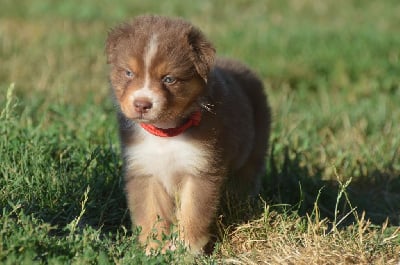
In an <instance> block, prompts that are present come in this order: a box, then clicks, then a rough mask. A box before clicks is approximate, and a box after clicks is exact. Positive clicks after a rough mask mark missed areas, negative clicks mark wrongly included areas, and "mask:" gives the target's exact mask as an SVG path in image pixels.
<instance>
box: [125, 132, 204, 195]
mask: <svg viewBox="0 0 400 265" xmlns="http://www.w3.org/2000/svg"><path fill="white" fill-rule="evenodd" d="M140 129H141V130H143V129H142V128H140ZM142 133H143V136H144V139H143V140H142V141H141V142H140V143H138V144H135V145H134V146H132V147H128V148H126V150H125V157H126V161H127V162H128V170H133V171H134V172H135V175H149V176H152V177H155V178H157V179H158V180H159V181H160V182H161V183H162V184H163V185H164V187H165V189H166V190H167V192H168V193H169V194H170V195H173V194H174V193H175V191H176V185H177V184H178V183H179V182H180V179H179V178H177V177H184V176H189V175H192V176H197V175H199V174H200V171H201V169H203V168H206V167H207V161H208V160H207V153H206V152H205V151H204V150H202V149H201V148H200V147H199V146H196V145H195V144H193V143H192V142H191V141H188V140H187V139H186V137H185V136H184V135H178V136H175V137H166V138H163V137H158V136H154V135H152V134H149V133H148V132H146V131H144V130H143V131H142Z"/></svg>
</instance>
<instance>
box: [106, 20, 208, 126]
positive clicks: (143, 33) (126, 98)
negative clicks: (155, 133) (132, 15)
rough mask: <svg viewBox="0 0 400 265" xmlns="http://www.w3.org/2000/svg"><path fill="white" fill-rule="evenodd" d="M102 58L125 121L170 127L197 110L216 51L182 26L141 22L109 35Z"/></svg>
mask: <svg viewBox="0 0 400 265" xmlns="http://www.w3.org/2000/svg"><path fill="white" fill-rule="evenodd" d="M106 54H107V62H108V63H109V64H110V65H111V73H110V81H111V84H112V87H113V89H114V93H115V96H116V99H117V101H118V102H119V105H120V107H121V111H122V112H123V113H124V115H125V116H126V117H127V118H129V119H132V120H135V121H137V122H143V123H150V124H153V125H156V126H158V127H173V126H177V125H178V123H179V122H180V121H181V119H183V118H185V117H187V116H188V115H190V113H191V112H192V111H194V110H195V108H196V100H197V98H198V97H199V96H201V95H202V94H203V92H204V89H205V84H206V82H207V76H208V73H209V71H210V68H211V67H212V64H213V62H214V55H215V49H214V48H213V46H212V45H211V44H210V43H209V42H208V41H207V40H206V39H205V37H204V35H203V34H202V33H201V32H200V31H199V30H198V29H197V28H195V27H193V26H192V25H191V24H190V23H188V22H186V21H184V20H181V19H172V18H166V17H160V16H140V17H137V18H136V19H135V20H133V21H132V22H130V23H126V24H122V25H120V26H118V27H116V28H115V29H113V30H112V31H111V32H110V33H109V35H108V38H107V42H106Z"/></svg>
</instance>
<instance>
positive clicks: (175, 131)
mask: <svg viewBox="0 0 400 265" xmlns="http://www.w3.org/2000/svg"><path fill="white" fill-rule="evenodd" d="M200 121H201V112H200V111H195V112H193V113H192V114H191V115H190V117H189V118H188V119H187V120H186V121H185V122H184V123H183V124H182V125H180V126H178V127H172V128H167V129H164V128H159V127H155V126H154V125H151V124H144V123H141V124H140V126H141V127H142V128H143V129H145V130H146V131H147V132H148V133H151V134H153V135H155V136H159V137H174V136H177V135H179V134H181V133H183V132H185V131H186V130H187V129H189V128H190V127H192V126H198V125H199V124H200Z"/></svg>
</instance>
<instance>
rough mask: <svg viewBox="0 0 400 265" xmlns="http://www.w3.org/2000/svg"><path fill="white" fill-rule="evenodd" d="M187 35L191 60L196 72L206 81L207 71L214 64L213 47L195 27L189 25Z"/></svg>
mask: <svg viewBox="0 0 400 265" xmlns="http://www.w3.org/2000/svg"><path fill="white" fill-rule="evenodd" d="M187 36H188V43H189V45H190V47H191V49H192V52H191V60H192V62H193V64H194V66H195V68H196V71H197V73H198V74H199V75H200V77H201V78H203V80H204V81H205V82H207V76H208V73H209V72H210V69H211V67H212V66H213V64H214V59H215V48H214V47H213V46H212V44H211V43H210V42H209V41H208V40H207V39H206V38H205V37H204V35H203V34H202V33H201V32H200V30H198V29H197V28H195V27H191V29H190V30H189V32H188V35H187Z"/></svg>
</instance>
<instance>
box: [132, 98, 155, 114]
mask: <svg viewBox="0 0 400 265" xmlns="http://www.w3.org/2000/svg"><path fill="white" fill-rule="evenodd" d="M133 106H134V107H135V110H136V112H140V113H146V112H148V111H149V109H151V107H153V103H151V102H150V100H148V99H145V98H138V99H135V100H134V101H133Z"/></svg>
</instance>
